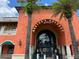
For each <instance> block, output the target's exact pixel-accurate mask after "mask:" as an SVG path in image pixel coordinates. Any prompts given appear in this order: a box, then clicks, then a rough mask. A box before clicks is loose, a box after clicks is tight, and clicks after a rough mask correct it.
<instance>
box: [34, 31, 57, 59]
mask: <svg viewBox="0 0 79 59" xmlns="http://www.w3.org/2000/svg"><path fill="white" fill-rule="evenodd" d="M37 53H39V56H40V58H43V56H44V54H45V55H46V57H47V59H48V58H55V57H54V56H55V55H56V54H58V50H57V46H56V36H55V34H54V33H53V32H52V31H50V30H42V31H40V32H39V33H38V35H37V44H36V51H35V54H37Z"/></svg>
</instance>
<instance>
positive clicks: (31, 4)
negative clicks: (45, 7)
mask: <svg viewBox="0 0 79 59" xmlns="http://www.w3.org/2000/svg"><path fill="white" fill-rule="evenodd" d="M36 1H37V0H27V2H26V1H23V0H22V1H20V2H21V4H22V6H24V11H25V12H26V13H27V15H28V28H27V38H26V49H25V50H26V51H28V53H27V54H26V51H25V59H29V47H30V34H31V21H32V13H33V11H34V10H37V9H39V6H38V5H37V4H36Z"/></svg>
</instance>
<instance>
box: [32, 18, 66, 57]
mask: <svg viewBox="0 0 79 59" xmlns="http://www.w3.org/2000/svg"><path fill="white" fill-rule="evenodd" d="M46 35H47V36H48V38H49V40H48V39H47V38H46V39H45V40H43V42H45V43H48V42H47V41H49V43H48V45H46V44H45V43H44V45H42V43H41V44H40V42H41V40H40V39H42V38H43V39H44V38H45V37H46ZM40 36H41V37H42V38H40ZM65 43H66V42H65V33H64V29H63V27H62V25H61V24H60V23H58V22H57V21H55V20H50V19H46V20H42V21H40V22H38V23H37V24H36V25H35V26H34V28H33V32H32V45H33V46H34V48H33V54H37V53H38V52H39V53H40V54H41V55H42V53H43V52H45V50H46V51H47V50H49V52H46V56H48V58H49V57H50V58H52V55H55V54H61V53H62V52H61V49H60V48H59V47H60V46H62V45H63V46H64V44H65ZM40 45H41V46H40ZM46 47H49V48H46ZM43 48H44V49H43ZM40 50H42V51H40ZM50 52H52V53H50ZM49 53H50V54H49ZM47 54H48V55H47Z"/></svg>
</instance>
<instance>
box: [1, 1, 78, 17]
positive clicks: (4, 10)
mask: <svg viewBox="0 0 79 59" xmlns="http://www.w3.org/2000/svg"><path fill="white" fill-rule="evenodd" d="M39 1H40V0H38V2H37V4H41V5H51V4H52V3H53V2H56V1H57V0H41V1H40V2H39ZM16 4H17V0H0V17H17V16H18V12H17V10H16V8H15V5H16ZM77 14H78V16H79V11H78V12H77Z"/></svg>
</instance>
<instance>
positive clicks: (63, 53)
mask: <svg viewBox="0 0 79 59" xmlns="http://www.w3.org/2000/svg"><path fill="white" fill-rule="evenodd" d="M62 55H63V56H64V57H65V48H64V46H62Z"/></svg>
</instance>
